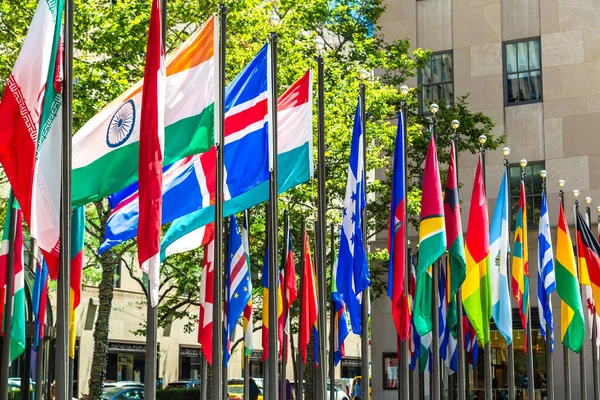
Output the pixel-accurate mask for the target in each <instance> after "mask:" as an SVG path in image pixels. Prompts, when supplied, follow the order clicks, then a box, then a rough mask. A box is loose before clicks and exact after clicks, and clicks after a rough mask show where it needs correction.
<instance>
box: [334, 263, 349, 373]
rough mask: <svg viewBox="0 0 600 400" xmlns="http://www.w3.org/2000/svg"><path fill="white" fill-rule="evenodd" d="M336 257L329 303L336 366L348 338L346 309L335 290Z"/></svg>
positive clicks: (341, 356) (336, 289)
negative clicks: (330, 305) (332, 319)
mask: <svg viewBox="0 0 600 400" xmlns="http://www.w3.org/2000/svg"><path fill="white" fill-rule="evenodd" d="M337 264H338V261H337V257H336V259H335V262H334V266H333V273H332V276H331V303H332V305H333V312H334V313H335V314H334V321H335V326H334V333H333V338H334V339H333V340H334V348H333V360H334V362H335V365H338V363H339V362H340V360H341V359H342V358H344V356H345V355H346V354H345V350H344V341H345V340H346V337H347V336H348V320H347V318H346V307H344V302H343V301H342V298H341V297H340V293H339V292H338V288H337V277H336V273H337Z"/></svg>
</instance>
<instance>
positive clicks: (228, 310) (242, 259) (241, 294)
mask: <svg viewBox="0 0 600 400" xmlns="http://www.w3.org/2000/svg"><path fill="white" fill-rule="evenodd" d="M228 249H229V257H228V258H227V269H226V271H225V277H226V279H225V320H224V326H225V335H224V337H223V341H224V344H223V345H224V347H223V350H224V352H223V353H224V359H225V366H227V365H228V364H229V357H230V355H231V339H232V338H233V331H234V330H235V326H236V325H237V322H238V320H239V319H240V317H241V316H242V312H243V311H244V308H245V307H246V305H247V304H248V301H249V300H250V299H251V298H252V286H251V283H250V271H249V270H248V263H247V262H246V249H245V248H244V244H243V242H242V235H241V234H240V229H239V227H238V223H237V219H236V218H235V215H232V216H231V218H230V223H229V243H228Z"/></svg>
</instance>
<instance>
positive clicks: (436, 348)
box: [429, 104, 441, 400]
mask: <svg viewBox="0 0 600 400" xmlns="http://www.w3.org/2000/svg"><path fill="white" fill-rule="evenodd" d="M429 109H430V111H431V112H432V114H433V116H432V117H431V126H432V130H431V132H432V135H433V140H435V139H436V130H437V118H436V116H435V114H436V113H437V111H438V110H439V107H438V106H437V104H432V105H431V106H430V107H429ZM440 263H441V261H440V259H439V260H437V261H436V262H434V263H433V265H432V266H431V279H432V282H431V285H432V286H433V288H432V301H431V307H432V308H433V311H432V314H433V324H432V334H431V336H432V338H431V339H432V340H431V348H432V355H433V356H432V368H431V377H430V381H431V396H432V397H431V398H432V399H435V400H438V399H440V398H441V388H440V363H439V359H440V338H439V323H440V321H439V315H438V303H439V295H440V294H439V292H438V286H439V281H440V268H441V266H440Z"/></svg>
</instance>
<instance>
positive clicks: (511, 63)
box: [506, 43, 517, 74]
mask: <svg viewBox="0 0 600 400" xmlns="http://www.w3.org/2000/svg"><path fill="white" fill-rule="evenodd" d="M506 72H507V73H509V74H510V73H511V72H517V45H516V44H514V43H513V44H507V45H506Z"/></svg>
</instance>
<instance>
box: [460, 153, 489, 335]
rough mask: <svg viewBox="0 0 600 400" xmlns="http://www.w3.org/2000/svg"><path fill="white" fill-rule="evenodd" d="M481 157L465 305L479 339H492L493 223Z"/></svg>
mask: <svg viewBox="0 0 600 400" xmlns="http://www.w3.org/2000/svg"><path fill="white" fill-rule="evenodd" d="M481 168H482V166H481V155H480V156H479V162H478V163H477V170H476V171H475V180H474V182H473V192H472V194H471V209H470V210H469V225H468V227H467V237H466V240H465V242H466V243H465V254H466V257H467V276H466V278H465V281H464V283H463V285H462V290H463V292H462V296H463V306H464V309H465V312H466V314H467V316H468V317H469V321H471V325H472V326H473V329H474V330H475V332H476V333H477V336H478V337H479V340H480V341H481V343H482V344H485V343H487V342H488V340H490V318H491V317H492V298H491V297H492V296H491V288H490V274H489V270H490V234H489V232H490V223H489V219H488V210H487V200H486V198H485V187H484V186H483V176H482V171H481Z"/></svg>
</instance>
